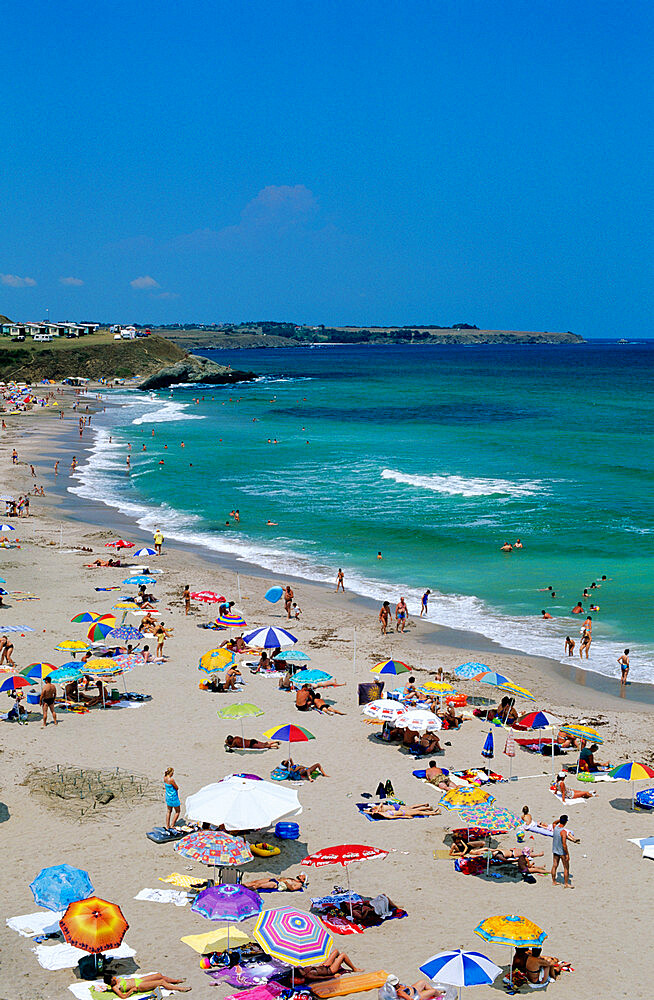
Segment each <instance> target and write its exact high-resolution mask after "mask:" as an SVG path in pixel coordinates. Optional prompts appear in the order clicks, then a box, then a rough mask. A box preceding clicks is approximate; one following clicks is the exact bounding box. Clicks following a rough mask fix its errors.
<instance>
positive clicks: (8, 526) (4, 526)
mask: <svg viewBox="0 0 654 1000" xmlns="http://www.w3.org/2000/svg"><path fill="white" fill-rule="evenodd" d="M15 530H16V529H15V528H14V526H13V524H0V531H15Z"/></svg>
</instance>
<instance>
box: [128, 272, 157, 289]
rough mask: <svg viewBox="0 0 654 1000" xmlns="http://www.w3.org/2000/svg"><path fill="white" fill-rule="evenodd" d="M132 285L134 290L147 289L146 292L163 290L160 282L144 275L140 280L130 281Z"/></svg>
mask: <svg viewBox="0 0 654 1000" xmlns="http://www.w3.org/2000/svg"><path fill="white" fill-rule="evenodd" d="M130 285H131V286H132V288H137V289H145V290H146V291H147V290H149V289H151V288H161V285H160V284H159V282H158V281H155V280H154V278H151V277H150V275H149V274H144V275H143V276H142V277H140V278H134V280H133V281H130Z"/></svg>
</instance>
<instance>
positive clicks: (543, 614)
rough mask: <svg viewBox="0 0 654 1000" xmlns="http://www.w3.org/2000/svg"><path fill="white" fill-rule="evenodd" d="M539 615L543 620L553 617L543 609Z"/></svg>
mask: <svg viewBox="0 0 654 1000" xmlns="http://www.w3.org/2000/svg"><path fill="white" fill-rule="evenodd" d="M541 615H542V616H543V618H553V617H554V615H550V614H549V613H548V612H547V611H545V609H543V610H542V611H541Z"/></svg>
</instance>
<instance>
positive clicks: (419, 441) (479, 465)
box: [72, 341, 654, 683]
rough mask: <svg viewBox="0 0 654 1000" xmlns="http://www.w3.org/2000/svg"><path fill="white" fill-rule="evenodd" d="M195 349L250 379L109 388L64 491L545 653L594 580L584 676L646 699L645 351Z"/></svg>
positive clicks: (653, 440)
mask: <svg viewBox="0 0 654 1000" xmlns="http://www.w3.org/2000/svg"><path fill="white" fill-rule="evenodd" d="M204 353H206V354H207V355H208V356H210V357H214V358H215V359H216V360H219V361H223V362H226V363H229V364H231V365H232V366H233V367H234V368H240V369H250V370H253V371H256V372H257V373H259V374H260V378H259V380H258V381H256V382H254V383H250V384H244V385H241V386H236V387H230V388H226V389H223V388H221V387H204V388H200V389H198V388H194V389H188V388H174V389H172V390H170V391H169V390H166V391H162V392H158V393H154V394H149V395H146V394H144V393H139V392H129V393H127V392H122V393H121V392H119V393H117V394H116V398H117V399H118V400H120V401H121V402H122V403H123V404H124V405H123V406H121V407H120V408H113V409H111V410H108V411H107V412H106V413H105V414H103V415H98V417H96V418H94V427H93V431H94V435H95V440H94V446H93V449H92V453H91V455H90V457H89V459H88V462H87V463H85V464H84V465H82V466H81V467H80V469H79V470H78V474H77V482H76V484H75V485H74V486H73V487H72V489H73V491H75V492H78V493H80V494H83V495H88V496H93V497H94V498H96V499H97V498H98V497H103V498H104V499H105V502H106V503H107V504H108V505H110V506H114V507H116V508H119V509H121V510H122V511H124V512H125V513H127V514H130V515H132V516H133V517H135V518H136V519H137V520H138V521H139V523H140V524H141V525H142V526H143V527H145V528H149V529H152V528H153V527H154V526H157V525H160V526H161V527H162V529H163V531H164V533H165V534H166V535H167V536H168V537H169V538H170V537H175V538H178V539H181V540H184V539H186V540H193V541H194V542H197V543H200V544H203V545H206V546H207V547H209V548H211V549H213V550H214V551H218V552H220V551H222V552H226V553H230V554H231V555H236V556H237V557H239V556H240V557H242V558H243V559H244V560H247V561H248V562H251V563H256V564H258V565H261V566H264V567H266V568H268V569H271V570H274V572H275V575H277V576H278V578H279V580H280V581H281V582H283V581H284V577H285V575H286V574H287V573H288V574H291V573H292V574H294V575H297V576H303V577H306V578H310V579H315V580H321V581H330V582H332V581H334V580H335V576H336V571H337V569H338V567H339V566H342V567H343V569H344V571H345V575H346V586H347V587H348V588H349V589H353V590H356V591H358V592H360V593H362V594H366V595H369V596H374V597H376V598H380V599H384V598H387V599H389V600H391V601H395V600H396V599H397V597H399V595H400V594H404V595H405V596H406V597H407V600H408V602H409V607H410V608H411V607H413V609H414V610H416V611H417V608H418V603H419V598H420V595H421V593H422V591H423V590H424V589H425V588H427V587H429V588H430V589H431V591H432V597H431V600H430V618H433V619H434V620H435V621H438V622H440V623H443V624H446V625H452V626H455V627H458V628H464V629H469V630H473V631H477V632H481V633H483V634H485V635H487V636H489V637H491V638H493V639H496V640H498V641H500V642H502V643H504V644H505V645H508V646H510V647H512V648H518V649H521V650H525V651H528V652H531V653H542V654H545V655H549V656H554V657H556V658H557V659H560V658H562V656H563V641H564V638H565V636H566V634H570V635H572V636H573V637H574V638H575V639H577V640H578V639H579V630H580V625H581V620H580V618H579V617H577V616H574V615H570V609H571V608H572V607H573V605H574V604H575V603H576V601H577V600H578V599H580V598H581V596H582V592H583V589H584V587H589V586H590V584H591V583H592V582H593V581H595V582H597V583H599V582H600V580H601V577H602V575H605V576H606V577H607V578H608V579H607V580H606V582H605V583H603V584H602V586H601V588H599V589H597V591H595V592H594V597H593V601H592V603H596V604H597V605H598V606H599V611H597V612H592V617H593V645H592V648H591V655H590V660H589V661H588V664H587V665H588V667H589V668H590V669H592V670H596V671H598V672H600V673H604V674H607V675H609V676H618V674H619V670H618V666H617V663H616V659H617V656H618V655H619V654H620V653H621V652H622V649H623V648H624V647H625V646H628V647H630V649H631V662H632V674H631V676H632V678H633V679H634V680H643V681H649V682H653V683H654V619H653V616H652V604H653V601H654V568H653V567H654V564H653V562H652V555H653V554H654V516H653V515H654V504H653V500H652V486H653V485H654V378H653V375H654V343H652V342H649V343H647V342H634V343H631V344H628V345H619V344H617V343H614V342H606V341H595V342H589V343H586V344H583V345H574V346H556V347H553V346H543V347H537V346H529V347H505V346H494V347H440V346H435V347H405V346H397V347H363V346H361V347H359V346H353V347H331V346H321V347H315V348H298V349H296V348H289V349H284V350H257V351H221V352H219V351H216V352H211V351H207V352H204ZM198 398H199V401H197V402H196V400H198ZM153 432H154V433H153ZM110 437H111V442H110V440H109V439H110ZM275 440H276V443H274V442H275ZM128 442H129V443H131V473H130V474H127V473H126V464H125V458H126V454H127V443H128ZM182 442H183V443H184V447H183V448H182V446H181V445H182ZM143 445H145V447H146V450H145V451H143ZM162 459H163V462H164V464H163V465H160V464H159V463H160V461H161V460H162ZM235 508H238V509H239V511H240V517H241V520H240V524H236V523H235V522H234V518H233V517H231V516H230V512H231V511H232V510H233V509H235ZM268 520H272V521H275V522H277V524H276V525H274V526H269V525H267V524H266V522H267V521H268ZM227 521H228V522H229V524H226V522H227ZM517 537H520V538H521V539H522V542H523V545H524V548H523V549H522V550H520V551H514V552H512V553H511V554H504V553H502V552H500V546H501V545H502V543H503V542H504V541H507V540H508V541H510V542H513V541H515V539H516V538H517ZM378 551H381V552H382V556H383V558H382V559H381V560H379V559H378V558H377V552H378ZM548 586H552V587H553V589H554V590H555V592H556V597H555V598H552V597H551V596H550V593H549V592H541V588H547V587H548ZM583 605H584V608H585V610H588V608H589V603H588V602H587V601H583ZM541 609H545V610H547V611H548V612H549V613H551V614H552V615H553V616H554V618H553V619H552V620H551V621H545V620H543V619H542V618H541V616H540V612H541ZM575 655H576V654H575ZM576 662H578V657H576ZM584 666H586V661H585V660H584Z"/></svg>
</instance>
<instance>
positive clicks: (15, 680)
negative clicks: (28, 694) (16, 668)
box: [0, 677, 34, 691]
mask: <svg viewBox="0 0 654 1000" xmlns="http://www.w3.org/2000/svg"><path fill="white" fill-rule="evenodd" d="M33 683H34V682H33V681H28V680H27V678H26V677H7V679H6V680H5V681H3V682H2V684H1V685H0V691H16V689H17V688H28V687H31V686H32V684H33Z"/></svg>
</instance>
